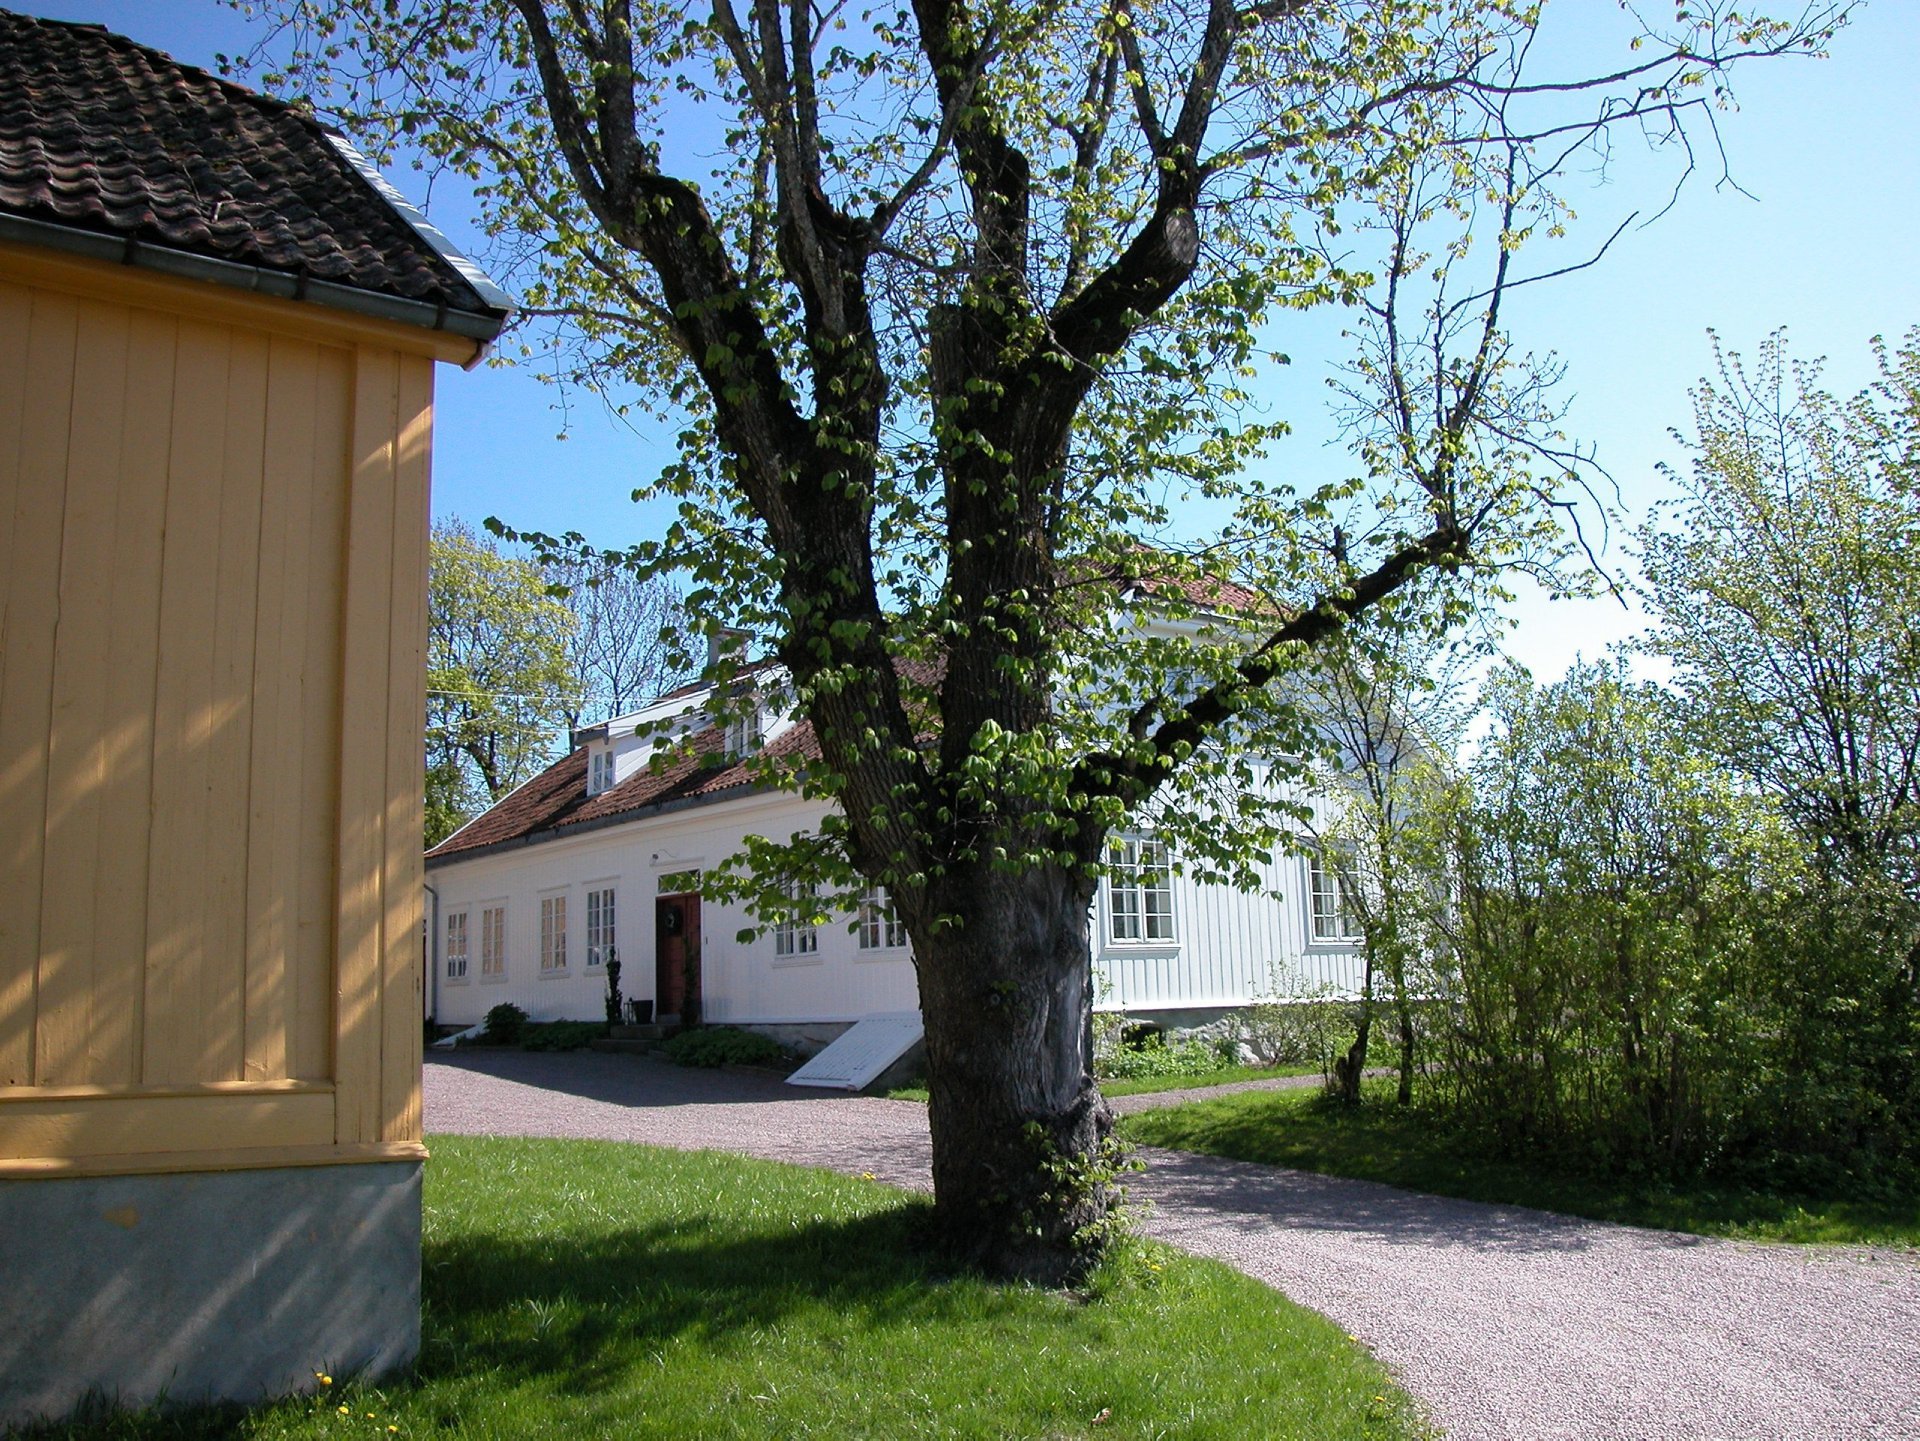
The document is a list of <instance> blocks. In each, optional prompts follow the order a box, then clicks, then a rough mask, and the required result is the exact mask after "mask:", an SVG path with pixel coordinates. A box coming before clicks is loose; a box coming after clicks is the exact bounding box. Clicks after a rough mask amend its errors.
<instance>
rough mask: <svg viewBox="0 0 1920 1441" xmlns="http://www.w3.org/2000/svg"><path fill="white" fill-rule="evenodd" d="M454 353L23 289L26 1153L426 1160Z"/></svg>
mask: <svg viewBox="0 0 1920 1441" xmlns="http://www.w3.org/2000/svg"><path fill="white" fill-rule="evenodd" d="M431 365H432V363H431V361H429V360H427V359H425V358H424V357H416V356H402V355H399V354H397V353H395V352H394V351H392V350H391V349H389V348H386V347H368V348H364V349H359V350H353V349H349V348H347V347H345V346H341V345H333V344H325V343H320V342H316V341H313V340H308V339H303V338H299V337H298V336H296V335H294V334H281V333H271V332H270V331H269V330H267V329H265V328H261V329H254V328H251V327H245V326H239V325H232V324H210V323H206V322H204V321H201V320H196V319H194V318H191V314H190V311H189V310H186V309H184V308H183V312H182V313H181V314H172V313H166V312H162V311H159V310H152V309H144V308H137V307H132V306H128V305H122V304H110V303H106V302H101V301H94V300H89V299H84V298H78V297H75V296H72V295H68V294H64V293H62V292H59V291H55V290H43V289H37V288H31V287H28V286H26V285H20V284H15V283H13V282H11V281H8V280H5V279H0V897H3V898H4V903H0V1161H5V1160H7V1159H9V1158H15V1159H18V1158H22V1157H24V1156H26V1155H27V1151H24V1150H22V1149H21V1147H22V1146H23V1145H24V1146H27V1148H28V1150H33V1151H34V1154H35V1156H36V1157H39V1158H41V1159H47V1157H45V1155H44V1154H43V1152H42V1151H41V1150H36V1149H35V1148H43V1147H45V1146H46V1145H47V1144H49V1142H48V1141H47V1139H46V1138H47V1137H48V1136H50V1135H58V1134H70V1135H71V1136H73V1137H74V1138H75V1145H76V1146H78V1147H79V1148H80V1149H83V1150H84V1149H86V1148H87V1145H88V1144H89V1143H87V1142H85V1141H84V1140H83V1139H82V1138H83V1137H84V1136H105V1135H120V1136H126V1135H143V1139H144V1142H145V1143H146V1146H147V1149H151V1150H170V1149H177V1148H179V1147H178V1146H177V1145H176V1144H175V1143H174V1142H171V1141H170V1140H169V1137H168V1135H167V1134H166V1133H167V1132H168V1131H169V1130H175V1131H177V1130H178V1127H177V1126H174V1125H173V1124H172V1123H171V1122H168V1121H166V1120H164V1119H162V1118H163V1117H164V1116H171V1115H176V1114H179V1113H180V1112H179V1107H178V1106H177V1105H175V1106H174V1107H173V1109H171V1110H168V1109H166V1108H160V1109H158V1110H156V1111H155V1112H154V1116H155V1119H156V1124H158V1125H159V1127H160V1130H161V1134H158V1135H153V1134H143V1133H142V1132H141V1130H140V1128H139V1127H138V1126H137V1125H136V1126H127V1125H113V1126H103V1125H102V1124H101V1123H100V1121H99V1120H98V1115H97V1107H98V1106H99V1105H100V1104H101V1103H102V1101H101V1097H102V1096H108V1097H111V1096H114V1095H122V1096H124V1097H126V1098H127V1099H126V1104H135V1103H137V1102H138V1101H139V1099H140V1098H141V1097H143V1096H144V1097H146V1098H148V1103H149V1104H156V1105H157V1102H153V1101H152V1093H153V1092H155V1091H159V1090H171V1091H179V1090H182V1089H193V1088H205V1087H208V1086H217V1087H220V1088H221V1089H223V1090H224V1089H228V1088H232V1087H242V1088H244V1087H247V1086H249V1085H252V1086H258V1087H263V1088H268V1089H274V1090H284V1089H286V1088H287V1087H289V1086H291V1087H293V1088H294V1090H295V1091H300V1092H309V1093H310V1092H311V1091H313V1090H314V1089H316V1088H319V1089H331V1090H332V1091H333V1092H334V1105H333V1107H332V1111H333V1123H332V1126H331V1127H330V1128H329V1129H330V1131H331V1135H330V1136H329V1137H328V1138H327V1139H328V1141H329V1143H338V1142H349V1143H352V1142H406V1141H413V1140H417V1139H418V1136H419V1109H418V1108H419V1093H418V1057H419V1022H418V1017H419V1015H420V1004H419V985H420V978H419V975H418V925H419V826H420V821H419V804H420V802H419V779H420V770H421V766H420V756H419V747H420V731H419V724H418V720H417V717H418V716H419V715H420V714H421V712H422V710H423V697H422V695H421V687H422V686H423V685H424V670H423V661H422V657H421V654H420V650H421V644H422V636H423V632H424V624H425V617H424V607H425V593H426V544H425V539H426V525H427V521H426V515H427V496H426V489H427V469H428V444H427V438H428V433H429V427H430V424H431V410H432V389H431V387H432V374H431ZM63 1097H64V1098H80V1099H84V1101H85V1102H86V1104H88V1105H91V1106H93V1107H95V1108H96V1110H95V1111H94V1112H93V1113H92V1114H93V1116H94V1118H93V1119H91V1120H88V1121H87V1122H86V1123H85V1124H84V1125H82V1124H81V1123H80V1122H79V1121H77V1120H76V1121H74V1122H73V1123H72V1125H71V1126H70V1127H69V1129H68V1131H66V1132H61V1130H60V1125H61V1124H64V1122H61V1121H60V1117H61V1116H62V1115H64V1114H65V1113H64V1111H63V1109H62V1098H63ZM311 1100H312V1097H311V1095H310V1094H309V1095H307V1096H306V1097H305V1098H304V1099H302V1100H301V1102H300V1107H299V1116H300V1121H299V1123H298V1125H297V1126H294V1127H292V1128H291V1129H290V1130H289V1131H288V1133H287V1134H286V1135H285V1136H283V1137H282V1138H281V1140H282V1143H284V1144H286V1145H301V1146H306V1147H308V1148H309V1149H310V1148H311V1147H312V1146H313V1145H314V1144H315V1143H316V1141H317V1139H318V1138H317V1137H316V1135H315V1134H314V1130H313V1123H312V1114H313V1112H312V1106H311ZM49 1106H51V1107H53V1110H51V1111H49V1109H48V1108H49ZM289 1114H290V1115H291V1114H292V1113H291V1112H290V1113H289ZM50 1116H51V1117H52V1118H53V1119H52V1120H50V1119H49V1117H50ZM9 1117H12V1118H14V1119H15V1121H16V1125H15V1126H14V1127H13V1128H12V1129H13V1130H14V1131H15V1132H17V1134H14V1135H11V1136H10V1135H9ZM30 1119H31V1122H32V1124H31V1125H28V1121H29V1120H30ZM50 1127H51V1129H49V1128H50ZM200 1129H204V1128H200ZM29 1134H30V1135H31V1137H32V1138H33V1139H32V1140H31V1142H29V1141H27V1140H26V1139H24V1138H25V1137H26V1136H27V1135H29ZM186 1134H187V1133H186V1132H184V1131H181V1132H179V1135H180V1136H181V1137H184V1136H185V1135H186ZM196 1134H197V1132H196ZM271 1135H272V1127H271V1126H266V1127H264V1128H263V1129H258V1136H257V1137H256V1142H257V1143H260V1144H272V1141H271V1139H270V1138H271ZM259 1137H267V1138H268V1139H267V1140H265V1141H260V1140H259V1139H258V1138H259ZM256 1142H250V1144H251V1143H256ZM116 1144H118V1143H116ZM180 1144H184V1142H181V1143H180Z"/></svg>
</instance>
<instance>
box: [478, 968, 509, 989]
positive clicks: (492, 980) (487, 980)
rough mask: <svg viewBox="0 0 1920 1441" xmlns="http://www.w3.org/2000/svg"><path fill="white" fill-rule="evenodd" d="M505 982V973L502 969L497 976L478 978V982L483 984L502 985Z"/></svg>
mask: <svg viewBox="0 0 1920 1441" xmlns="http://www.w3.org/2000/svg"><path fill="white" fill-rule="evenodd" d="M506 983H507V973H506V972H505V971H502V972H501V973H500V974H499V975H497V976H482V977H481V978H480V984H481V985H483V986H504V985H505V984H506Z"/></svg>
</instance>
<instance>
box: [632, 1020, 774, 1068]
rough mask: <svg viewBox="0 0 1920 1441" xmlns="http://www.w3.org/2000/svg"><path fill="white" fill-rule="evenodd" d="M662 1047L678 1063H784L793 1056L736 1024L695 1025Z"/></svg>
mask: <svg viewBox="0 0 1920 1441" xmlns="http://www.w3.org/2000/svg"><path fill="white" fill-rule="evenodd" d="M660 1051H661V1054H663V1055H664V1056H666V1058H667V1059H668V1060H670V1061H672V1062H673V1063H674V1064H675V1065H676V1066H705V1067H713V1066H782V1065H786V1064H788V1063H790V1062H791V1061H792V1059H793V1058H792V1056H790V1055H789V1054H788V1053H787V1051H786V1048H785V1047H783V1046H781V1045H780V1044H779V1043H778V1042H775V1041H770V1040H768V1039H767V1038H766V1037H765V1036H761V1035H756V1034H755V1033H754V1032H752V1031H743V1030H740V1029H739V1028H737V1027H735V1026H694V1027H692V1028H691V1029H689V1030H685V1031H682V1032H680V1034H678V1035H677V1036H673V1037H671V1038H670V1039H668V1040H667V1041H666V1042H664V1043H663V1044H662V1045H661V1047H660Z"/></svg>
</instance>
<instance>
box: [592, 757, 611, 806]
mask: <svg viewBox="0 0 1920 1441" xmlns="http://www.w3.org/2000/svg"><path fill="white" fill-rule="evenodd" d="M612 788H613V752H612V751H610V750H604V751H595V752H593V756H592V763H591V769H590V770H589V771H588V773H587V794H588V795H590V796H597V795H599V794H600V792H601V791H604V790H611V789H612Z"/></svg>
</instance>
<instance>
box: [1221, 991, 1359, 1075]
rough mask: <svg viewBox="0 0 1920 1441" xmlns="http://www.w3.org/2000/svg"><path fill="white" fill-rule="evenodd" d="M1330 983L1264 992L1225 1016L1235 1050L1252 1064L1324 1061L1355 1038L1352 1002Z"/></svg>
mask: <svg viewBox="0 0 1920 1441" xmlns="http://www.w3.org/2000/svg"><path fill="white" fill-rule="evenodd" d="M1332 997H1333V987H1331V986H1325V985H1323V986H1320V987H1318V988H1317V989H1315V990H1312V991H1308V992H1304V993H1302V994H1297V995H1271V996H1262V997H1260V998H1259V999H1258V1000H1256V1001H1254V1002H1253V1004H1251V1005H1249V1006H1244V1007H1242V1008H1241V1009H1240V1010H1237V1011H1235V1012H1234V1013H1233V1014H1232V1015H1230V1016H1228V1017H1227V1039H1228V1040H1229V1041H1230V1042H1231V1043H1232V1045H1233V1047H1234V1050H1235V1051H1236V1053H1237V1054H1236V1055H1235V1057H1234V1059H1236V1060H1239V1059H1242V1057H1244V1058H1245V1059H1248V1060H1250V1061H1251V1062H1252V1063H1253V1064H1254V1065H1256V1066H1299V1065H1316V1066H1324V1065H1325V1064H1326V1063H1327V1058H1328V1057H1329V1056H1331V1055H1333V1054H1334V1053H1335V1052H1336V1051H1341V1050H1344V1049H1345V1048H1346V1046H1347V1044H1348V1043H1349V1042H1350V1041H1352V1039H1353V1029H1354V1026H1353V1015H1352V1010H1353V1008H1352V1006H1350V1005H1349V1004H1348V1003H1346V1002H1344V1001H1339V1000H1335V999H1333V998H1332Z"/></svg>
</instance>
